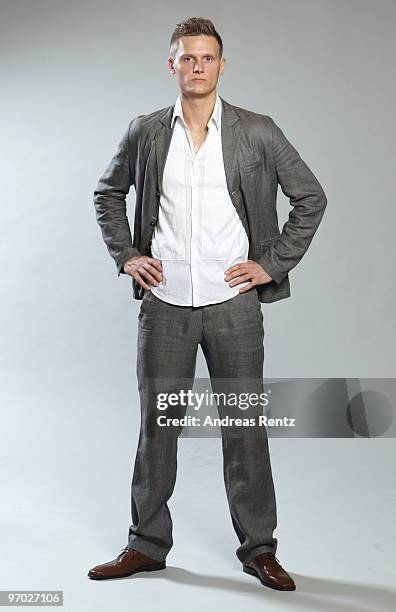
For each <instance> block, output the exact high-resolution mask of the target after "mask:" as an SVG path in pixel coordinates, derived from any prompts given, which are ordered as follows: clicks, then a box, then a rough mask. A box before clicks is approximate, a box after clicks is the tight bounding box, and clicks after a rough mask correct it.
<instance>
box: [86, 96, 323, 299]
mask: <svg viewBox="0 0 396 612" xmlns="http://www.w3.org/2000/svg"><path fill="white" fill-rule="evenodd" d="M220 97H221V96H220ZM221 101H222V109H223V110H222V119H221V137H222V144H223V157H224V169H225V175H226V180H227V187H228V191H229V194H230V198H231V200H232V203H233V205H234V206H235V209H236V211H237V213H238V215H239V217H240V219H241V221H242V223H243V226H244V228H245V230H246V232H247V235H248V237H249V253H248V259H251V260H254V261H257V262H258V263H259V264H260V265H261V266H262V267H263V268H264V270H265V271H266V272H267V273H268V274H269V275H270V276H271V277H272V281H271V282H269V283H264V284H262V285H256V287H255V288H256V290H257V293H258V296H259V299H260V302H275V301H277V300H281V299H284V298H287V297H289V296H290V282H289V276H288V272H289V271H290V270H291V269H292V268H294V266H295V265H296V264H297V263H298V262H299V261H300V259H301V258H302V256H303V255H304V253H305V252H306V250H307V249H308V247H309V245H310V243H311V241H312V238H313V236H314V234H315V232H316V230H317V228H318V225H319V223H320V221H321V219H322V216H323V213H324V210H325V208H326V205H327V199H326V196H325V194H324V191H323V189H322V187H321V185H320V184H319V182H318V180H317V179H316V177H315V176H314V174H313V173H312V171H311V170H310V169H309V168H308V166H307V164H306V163H305V162H304V161H303V160H302V159H301V157H300V155H299V154H298V152H297V151H296V149H295V148H294V147H293V145H292V144H291V143H290V142H289V141H288V140H287V138H286V137H285V136H284V134H283V132H282V130H281V129H280V128H279V127H278V126H277V125H276V123H275V122H274V120H273V119H272V118H271V117H269V116H268V115H261V114H258V113H254V112H252V111H249V110H246V109H243V108H239V107H237V106H234V105H232V104H229V103H228V102H226V101H225V100H224V99H223V98H221ZM172 113H173V105H172V106H168V107H166V108H163V109H161V110H157V111H155V112H153V113H150V114H149V115H138V116H137V117H135V118H134V119H132V121H131V122H130V123H129V126H128V129H127V130H126V132H125V134H124V136H123V138H122V140H121V142H120V144H119V146H118V150H117V152H116V154H115V155H114V157H113V158H112V160H111V161H110V163H109V164H108V166H107V168H106V170H105V172H104V174H103V175H102V177H101V178H100V180H99V182H98V185H97V187H96V190H95V192H94V204H95V209H96V218H97V221H98V223H99V225H100V227H101V230H102V235H103V239H104V242H105V243H106V245H107V248H108V250H109V253H110V255H111V256H112V257H113V259H114V261H115V263H116V266H117V271H118V276H119V275H120V274H121V273H124V270H123V264H124V263H125V262H126V261H127V260H128V259H129V258H130V257H132V256H133V255H149V256H150V257H151V256H152V255H151V238H152V234H153V231H154V226H155V225H156V222H157V218H158V207H159V199H160V195H161V189H162V177H163V173H164V166H165V161H166V156H167V153H168V150H169V144H170V141H171V137H172V130H171V127H170V126H171V119H172ZM278 184H279V185H280V186H281V189H282V191H283V193H284V194H285V195H286V196H287V197H288V198H289V201H290V204H291V205H292V206H293V209H292V210H291V211H290V214H289V218H288V220H287V221H286V223H285V224H284V226H283V228H282V232H280V231H279V225H278V215H277V208H276V196H277V190H278ZM131 185H134V187H135V191H136V204H135V219H134V231H133V241H132V236H131V231H130V226H129V223H128V217H127V215H126V195H127V194H128V193H129V189H130V186H131ZM132 286H133V296H134V298H135V299H142V298H143V295H144V291H145V290H144V289H143V287H140V285H139V283H138V282H137V281H136V280H135V279H134V278H132Z"/></svg>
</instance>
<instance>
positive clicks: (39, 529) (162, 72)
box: [0, 0, 396, 609]
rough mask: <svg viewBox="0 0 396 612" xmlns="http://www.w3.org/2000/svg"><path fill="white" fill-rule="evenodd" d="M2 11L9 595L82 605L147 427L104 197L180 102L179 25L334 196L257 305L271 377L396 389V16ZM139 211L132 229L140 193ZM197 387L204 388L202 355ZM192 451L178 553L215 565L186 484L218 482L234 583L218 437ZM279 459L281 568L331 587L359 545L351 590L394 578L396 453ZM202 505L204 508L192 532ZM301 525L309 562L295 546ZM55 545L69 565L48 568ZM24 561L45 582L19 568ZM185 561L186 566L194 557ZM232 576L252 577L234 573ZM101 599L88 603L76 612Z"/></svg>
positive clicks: (361, 448) (389, 444)
mask: <svg viewBox="0 0 396 612" xmlns="http://www.w3.org/2000/svg"><path fill="white" fill-rule="evenodd" d="M0 6H1V16H0V28H1V30H0V62H1V98H0V100H1V102H0V103H1V113H0V125H1V131H0V133H1V156H2V157H1V164H0V171H1V241H0V249H1V262H2V268H1V301H0V308H1V319H0V321H1V353H0V359H1V409H2V428H1V469H2V478H3V487H4V491H5V493H6V499H7V503H6V504H4V505H3V506H2V509H1V513H2V514H1V516H2V521H1V530H2V534H1V540H2V550H3V553H4V558H3V555H2V560H1V571H2V574H3V576H4V575H6V576H7V580H5V581H4V586H3V587H2V588H16V587H18V588H36V589H37V588H64V589H65V592H66V590H67V588H69V589H70V590H69V593H71V592H73V588H75V586H73V585H75V584H76V581H77V582H78V581H80V582H79V583H78V584H79V587H78V588H79V589H80V591H79V592H83V590H84V589H86V588H88V587H87V585H86V582H87V581H86V580H85V575H84V572H85V570H88V569H89V567H90V566H92V565H94V564H96V563H98V562H99V561H105V560H106V558H108V559H109V558H112V556H114V555H115V553H116V552H119V551H118V549H120V547H121V546H124V545H125V544H126V535H127V527H128V525H129V520H130V515H129V486H130V477H131V475H132V467H133V459H134V453H135V449H136V443H137V436H138V428H139V421H140V414H139V403H138V393H137V386H136V375H135V360H136V335H137V315H138V312H139V307H140V302H138V301H136V300H134V299H133V297H132V284H131V279H130V278H129V277H127V276H124V275H123V276H121V277H120V278H118V277H117V273H116V267H115V264H114V262H113V260H112V259H111V258H110V256H109V255H108V252H107V249H106V247H105V245H104V243H103V241H102V238H101V234H100V230H99V226H98V225H97V223H96V219H95V212H94V206H93V190H94V188H95V186H96V183H97V180H98V178H99V176H100V175H101V173H102V172H103V171H104V169H105V167H106V165H107V163H108V161H109V160H110V158H111V156H112V155H113V154H114V152H115V150H116V147H117V144H118V141H119V139H120V138H121V136H122V134H123V132H124V130H125V129H126V126H127V125H128V123H129V121H130V120H131V118H132V117H134V116H135V115H137V114H141V113H150V112H152V111H154V110H156V109H160V108H162V107H165V106H167V105H169V104H172V103H173V102H174V101H175V99H176V97H177V95H178V90H177V85H176V81H175V77H174V76H173V75H171V74H170V73H169V72H168V69H167V65H166V59H167V54H168V41H169V37H170V33H171V31H172V29H173V28H174V26H175V24H176V23H177V22H178V21H181V20H182V19H184V18H186V17H188V16H192V15H202V16H206V17H209V18H211V19H212V20H213V21H214V23H215V25H216V26H217V29H218V30H219V32H220V34H221V35H222V37H223V43H224V56H225V57H226V58H227V63H226V68H225V72H224V75H223V76H222V77H220V81H219V87H218V91H219V93H220V94H221V95H222V96H223V97H224V98H225V99H226V100H227V101H229V102H231V103H232V104H235V105H238V106H242V107H245V108H248V109H251V110H253V111H256V112H259V113H263V114H268V115H270V116H271V117H272V118H273V119H274V120H275V121H276V122H277V123H278V125H279V126H280V127H281V128H282V129H283V131H284V133H285V135H286V136H287V137H288V138H289V140H290V141H291V142H292V143H293V144H294V145H295V146H296V148H297V149H298V150H299V152H300V154H301V155H302V157H303V158H304V159H305V161H306V162H307V163H308V165H309V166H310V167H311V169H312V170H313V172H314V173H315V174H316V176H317V177H318V179H319V181H320V182H321V184H322V185H323V187H324V190H325V192H326V195H327V197H328V207H327V210H326V212H325V216H324V218H323V222H322V224H321V226H320V227H319V230H318V232H317V234H316V236H315V237H314V240H313V242H312V244H311V246H310V249H309V251H308V252H307V254H306V255H305V257H304V258H303V260H302V261H301V263H300V264H299V265H298V266H297V267H296V268H295V269H294V270H293V271H292V272H291V275H290V279H291V291H292V297H291V298H289V299H287V300H283V301H281V302H279V303H275V304H271V305H263V306H262V309H263V314H264V325H265V351H266V357H265V366H264V369H265V375H266V376H268V377H324V378H330V377H341V378H343V377H372V378H376V377H392V376H394V373H395V356H394V346H395V317H394V301H395V278H396V275H395V272H394V262H395V255H396V249H395V239H394V238H395V236H394V233H395V221H396V213H395V210H396V207H395V202H394V196H395V189H394V186H395V182H394V177H395V169H394V163H395V142H396V140H395V118H394V109H395V106H396V99H395V98H396V96H395V84H394V79H393V76H392V75H393V60H394V57H395V56H396V49H395V46H396V45H395V37H394V23H395V17H396V4H395V3H394V2H393V1H384V0H380V1H376V2H374V0H372V1H369V0H354V1H352V0H349V1H346V2H344V1H340V0H336V1H330V0H328V1H323V0H297V1H295V0H277V1H276V2H273V1H269V0H266V1H265V0H264V1H261V2H244V3H239V2H235V1H231V2H230V1H228V2H225V1H221V2H218V3H216V6H214V4H213V3H211V2H208V1H206V0H205V1H204V2H202V3H199V5H198V6H197V5H196V4H194V3H192V2H171V3H170V4H169V3H163V4H160V3H158V4H156V3H153V2H139V3H137V2H133V1H132V2H127V1H124V0H114V1H113V2H111V3H109V2H104V1H103V0H100V1H93V0H92V1H87V0H85V1H84V0H83V1H80V2H78V3H77V2H70V1H69V2H60V1H50V0H48V1H42V0H36V1H34V0H33V1H31V2H29V1H25V2H22V1H16V2H14V1H11V0H7V1H6V0H1V4H0ZM279 206H280V213H279V217H280V223H281V224H283V222H284V221H285V220H286V219H287V215H288V212H289V208H290V207H289V204H288V201H287V199H286V198H285V197H284V196H283V195H282V194H281V192H279ZM128 209H129V213H128V214H129V218H130V222H131V227H132V224H133V212H134V192H133V188H132V189H131V192H130V196H129V197H128ZM197 376H200V377H205V376H207V369H206V364H205V362H204V360H203V357H202V354H201V352H200V351H199V357H198V364H197ZM183 448H184V453H185V454H184V457H185V461H186V463H185V464H184V465H185V466H189V468H191V469H187V468H186V467H184V468H183V467H181V468H180V469H181V471H180V474H179V477H178V482H177V486H176V487H177V488H176V491H175V494H174V498H173V500H172V502H171V504H173V505H171V507H172V508H173V510H174V513H175V517H176V518H175V530H176V532H175V533H176V536H175V537H177V548H175V552H174V553H172V554H175V555H176V554H179V555H181V556H182V553H183V551H184V548H183V547H184V546H185V545H187V544H188V545H189V546H190V545H191V542H192V541H193V542H194V546H197V551H198V550H199V551H200V552H199V553H198V552H197V553H196V555H198V556H199V555H201V556H202V559H203V558H205V554H206V553H205V551H206V549H205V548H204V543H202V538H201V534H202V529H203V528H204V525H205V524H206V523H205V516H204V515H203V514H202V513H201V512H199V510H198V509H197V505H196V504H198V507H200V506H199V504H201V506H202V507H205V508H206V506H205V505H204V499H203V498H202V493H201V494H199V493H198V492H197V491H196V489H194V487H193V482H198V481H199V478H201V479H202V483H204V482H205V483H206V484H205V486H208V487H209V488H210V484H208V482H209V480H210V478H212V479H215V480H211V481H210V482H211V483H212V485H213V491H212V493H213V499H212V501H211V505H210V508H211V509H212V510H211V511H212V512H214V513H217V514H218V516H219V534H218V538H219V550H221V551H223V552H222V558H221V562H222V563H223V566H222V567H223V569H224V568H226V567H227V563H229V564H230V565H231V566H232V567H233V568H234V570H235V572H237V570H238V571H239V567H238V566H237V563H236V557H235V553H234V549H235V547H236V544H237V543H236V538H235V535H234V534H233V531H232V526H231V521H230V519H229V517H228V514H227V508H226V498H225V494H224V492H223V490H222V488H221V487H222V486H223V485H222V483H221V465H220V461H221V456H220V447H219V440H214V441H213V440H209V441H207V440H206V441H205V440H192V439H189V440H184V441H183ZM271 448H272V453H273V465H274V472H275V480H276V484H277V493H278V502H279V525H280V527H279V529H280V531H279V532H278V537H279V542H280V543H279V552H280V554H282V559H285V558H286V561H288V563H285V565H288V566H289V569H290V570H294V571H295V572H298V573H300V574H304V573H305V574H311V575H312V572H313V568H312V566H311V560H312V558H314V559H315V563H316V567H317V566H318V564H319V567H320V570H318V575H320V576H321V577H322V578H323V579H325V577H326V576H327V577H328V576H329V572H331V571H333V568H334V567H340V564H342V563H346V561H345V559H344V557H342V555H341V554H340V549H341V548H343V547H344V545H345V542H349V544H348V550H349V552H350V554H352V555H353V556H354V558H355V559H357V561H356V563H357V565H356V563H349V561H348V565H347V567H346V568H344V569H345V571H342V572H340V576H341V577H342V578H344V579H345V578H346V577H348V578H350V579H356V580H360V579H361V576H362V574H364V573H365V572H366V574H367V578H371V579H374V581H375V580H376V578H378V581H379V582H381V580H382V581H383V582H384V581H386V580H388V581H389V582H390V580H391V570H390V569H386V568H387V567H388V566H387V564H384V565H385V569H384V570H383V572H384V573H383V572H382V571H381V577H379V576H376V573H375V570H373V567H377V566H376V563H375V562H374V566H373V567H372V566H370V565H369V564H366V563H365V560H364V553H365V551H366V550H367V549H369V550H370V551H372V554H373V555H376V554H378V559H383V555H384V553H386V555H388V557H387V558H388V560H390V559H391V556H392V555H394V554H395V553H394V551H393V549H391V547H390V544H389V537H390V536H389V530H390V529H392V527H391V526H390V525H389V524H388V523H387V516H388V515H387V513H390V512H391V510H392V504H393V506H394V501H395V500H394V495H393V494H391V493H389V490H388V489H386V491H387V493H386V496H387V497H386V499H387V504H386V509H385V510H383V508H382V503H381V500H382V499H383V498H382V495H385V493H384V491H383V489H382V487H385V486H386V482H387V469H390V467H389V466H390V463H391V457H392V450H393V448H394V446H393V441H392V440H361V441H360V443H357V442H356V441H354V440H327V441H321V440H309V441H308V440H307V441H306V442H304V441H299V440H294V441H289V440H273V441H272V442H271ZM318 453H320V457H321V461H320V462H318V461H317V460H316V457H317V454H318ZM189 459H191V465H190V464H189V463H188V461H189ZM337 462H339V463H337ZM319 463H320V464H321V467H320V468H319V465H318V464H319ZM291 464H293V469H291ZM299 465H300V466H301V470H304V474H303V477H301V472H299V468H298V467H296V466H299ZM323 466H325V467H323ZM195 469H199V470H201V472H200V474H199V477H198V475H197V474H196V473H195V472H194V471H193V470H195ZM183 470H184V471H183ZM316 470H318V472H317V471H316ZM333 470H334V472H333ZM202 471H203V472H202ZM361 472H362V473H364V478H365V493H366V494H367V492H372V493H373V495H370V494H369V495H366V497H365V498H364V503H363V498H362V495H363V492H362V493H361V492H360V491H359V489H358V488H357V487H356V482H359V479H363V475H362V473H361ZM206 473H207V479H208V481H206V480H205V478H206V476H205V474H206ZM209 473H210V474H211V476H209ZM194 474H195V475H194ZM194 478H195V480H194ZM323 478H324V479H326V478H329V479H330V480H331V483H332V484H331V487H329V486H325V485H324V483H323V480H322V479H323ZM302 481H303V483H304V484H303V485H302ZM298 483H299V484H298ZM309 483H311V485H312V484H313V485H314V487H318V486H319V487H320V488H321V487H323V491H321V493H320V500H319V499H318V498H317V496H315V499H314V500H313V499H311V498H310V491H311V487H310V486H309ZM215 484H216V486H215ZM217 485H218V486H217ZM338 485H339V486H340V492H339V494H340V495H343V496H344V498H343V500H344V501H343V505H344V508H345V512H346V513H347V514H348V513H350V516H349V519H346V518H345V515H343V517H344V518H343V519H340V520H338V519H339V515H338V514H337V513H336V514H335V515H334V513H333V512H332V508H334V506H333V505H334V504H335V503H336V502H335V500H334V498H328V499H327V498H326V496H327V495H329V490H330V489H332V488H333V491H334V487H335V486H338ZM301 487H302V488H301ZM302 490H303V492H304V496H303V497H304V499H303V500H302V496H301V491H302ZM191 496H195V497H194V499H195V502H194V503H193V504H192V505H193V507H192V508H190V510H189V512H192V514H189V516H188V517H187V518H186V519H185V520H186V522H185V523H183V520H184V518H183V517H185V513H184V505H183V504H184V503H186V504H188V501H189V499H190V498H191ZM216 496H218V498H217V497H216ZM213 500H214V501H213ZM301 504H305V505H306V508H307V509H308V510H307V514H304V512H301V508H302V506H301ZM315 504H319V507H317V506H315ZM332 504H333V505H332ZM304 507H305V506H304ZM356 507H358V508H359V513H358V514H357V519H356V515H355V510H356ZM194 508H195V510H194ZM314 508H315V509H314ZM194 512H195V514H194ZM297 515H298V516H297ZM335 517H336V518H335ZM176 519H177V520H176ZM356 520H358V523H356ZM304 521H306V523H304ZM333 521H336V525H335V524H333ZM359 521H360V523H359ZM176 523H177V524H176ZM301 523H304V525H303V526H302V525H301ZM329 524H331V528H330V527H329V528H328V529H327V526H328V525H329ZM182 525H183V527H182ZM323 525H325V528H324V529H323ZM304 528H305V530H306V533H307V534H308V535H307V541H305V540H304V544H307V542H308V544H307V546H308V549H309V553H310V555H311V557H310V558H308V557H309V556H308V557H307V558H306V559H305V558H304V559H302V558H301V555H300V554H299V553H300V551H301V533H302V532H304ZM351 529H352V531H353V530H354V531H353V545H352V544H351V542H350V541H349V540H350V537H351V532H350V530H351ZM393 529H394V528H393ZM221 530H223V531H221ZM316 531H317V535H315V534H316ZM362 533H364V534H365V536H366V537H365V538H361V537H360V536H361V534H362ZM315 538H316V539H315ZM318 538H319V539H318ZM316 541H317V544H314V542H316ZM59 545H61V546H62V550H63V556H62V559H57V563H54V561H53V559H54V555H55V554H56V551H59V549H58V548H57V547H58V546H59ZM200 546H201V547H202V548H201V549H200V548H199V547H200ZM176 551H179V552H176ZM324 551H326V553H328V552H329V551H332V553H333V554H334V555H335V557H336V559H335V561H336V562H334V559H333V560H332V561H331V562H330V561H329V560H328V558H327V555H324V554H323V553H324ZM22 552H23V554H24V556H25V557H24V558H25V559H26V562H28V563H29V564H30V566H31V567H34V570H33V573H32V571H30V573H29V572H28V571H27V568H26V567H25V566H23V567H22V568H21V567H19V565H18V560H19V559H20V558H21V555H22ZM206 552H207V553H208V554H210V555H216V554H219V552H218V550H217V551H214V550H211V551H206ZM113 553H114V555H113ZM38 556H39V557H40V563H37V558H38ZM181 556H180V557H177V563H179V564H180V565H182V564H183V562H184V561H185V562H186V563H187V562H188V561H191V555H188V556H187V555H186V557H181ZM220 557H221V555H220ZM200 558H201V557H200ZM76 559H77V560H78V561H79V563H76ZM175 559H176V557H175ZM318 559H319V561H318ZM359 559H360V560H359ZM61 561H62V562H65V563H64V565H63V566H62V567H63V569H64V571H65V574H61V575H63V576H64V578H61V577H60V573H59V563H60V562H61ZM175 563H176V561H175ZM359 563H360V565H359ZM392 564H393V566H395V562H394V560H393V561H392ZM215 565H216V564H215ZM17 567H19V569H18V572H15V571H14V570H15V569H16V568H17ZM369 567H371V570H370V569H369ZM224 571H225V570H224ZM17 576H18V578H17ZM66 576H67V577H66ZM384 576H385V577H384ZM235 579H238V580H243V578H242V577H241V575H240V573H235ZM88 582H89V581H88ZM187 583H188V580H187ZM135 584H136V583H135ZM249 584H250V583H249ZM89 587H91V588H92V585H91V584H90V585H89ZM164 588H165V587H164ZM352 592H353V589H352ZM202 593H203V592H202ZM74 595H75V597H76V600H77V599H78V597H77V593H76V592H75V591H74ZM212 595H213V594H212ZM347 595H348V589H347V590H346V596H347ZM370 595H373V593H367V596H368V597H370ZM377 595H378V593H377ZM71 597H72V595H71V594H69V602H70V599H71ZM202 597H204V595H203V594H202ZM211 601H212V604H213V605H214V603H213V600H211ZM271 601H272V599H271ZM90 602H91V600H90V597H88V596H87V601H86V602H85V604H86V605H85V608H84V609H88V608H89V605H90ZM91 603H92V602H91ZM223 603H224V600H223ZM100 605H104V604H103V602H99V601H98V602H96V604H95V609H100ZM192 605H193V604H192ZM305 605H306V606H308V604H307V603H306V604H305ZM75 609H76V608H75ZM306 609H307V608H306ZM323 609H326V608H324V607H323ZM331 609H336V608H335V607H333V608H331Z"/></svg>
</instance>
